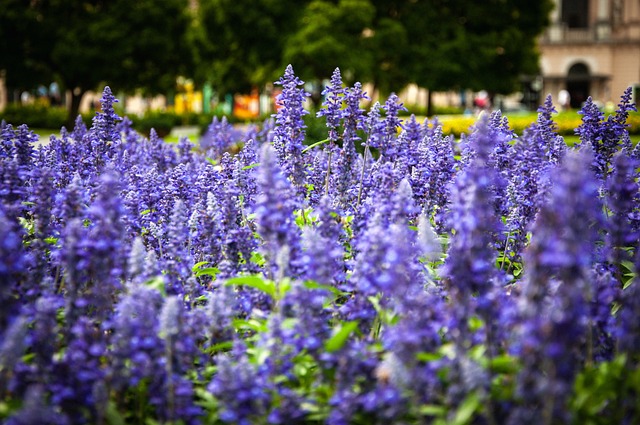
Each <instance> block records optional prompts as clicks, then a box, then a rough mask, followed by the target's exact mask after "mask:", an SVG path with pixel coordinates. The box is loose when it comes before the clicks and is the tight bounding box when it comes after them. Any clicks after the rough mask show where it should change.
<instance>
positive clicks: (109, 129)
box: [91, 86, 122, 142]
mask: <svg viewBox="0 0 640 425" xmlns="http://www.w3.org/2000/svg"><path fill="white" fill-rule="evenodd" d="M117 102H118V99H116V98H115V96H113V94H112V93H111V88H110V87H109V86H105V88H104V90H103V91H102V97H101V98H100V104H101V105H102V112H96V115H95V117H93V125H92V127H91V131H93V132H94V133H95V136H96V137H97V139H98V141H101V142H119V141H120V132H119V131H118V128H117V125H118V122H119V121H121V120H122V118H120V117H119V116H118V114H116V112H115V110H114V109H113V105H114V103H117Z"/></svg>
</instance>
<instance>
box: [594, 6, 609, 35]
mask: <svg viewBox="0 0 640 425" xmlns="http://www.w3.org/2000/svg"><path fill="white" fill-rule="evenodd" d="M610 3H611V1H610V0H598V9H597V11H598V14H597V20H596V38H597V39H598V40H607V39H609V37H610V36H611V19H610V14H609V11H610V9H611V4H610Z"/></svg>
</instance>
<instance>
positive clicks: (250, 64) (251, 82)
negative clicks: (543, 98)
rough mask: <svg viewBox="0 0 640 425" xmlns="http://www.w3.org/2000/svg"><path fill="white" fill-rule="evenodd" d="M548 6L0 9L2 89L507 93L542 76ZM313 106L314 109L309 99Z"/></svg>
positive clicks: (139, 4)
mask: <svg viewBox="0 0 640 425" xmlns="http://www.w3.org/2000/svg"><path fill="white" fill-rule="evenodd" d="M551 8H552V1H551V0H540V1H536V2H531V1H527V0H485V1H482V2H477V1H474V0H456V1H452V0H425V1H417V0H163V1H161V2H158V1H154V0H136V1H129V0H31V1H24V0H3V2H2V7H0V69H4V70H5V72H6V82H7V85H8V86H9V87H10V88H16V89H29V88H33V87H35V86H36V85H37V84H40V83H43V82H48V81H57V82H58V83H59V84H60V85H61V88H62V89H63V90H64V89H68V90H71V92H72V93H73V95H72V98H71V105H69V106H70V119H73V118H74V117H75V115H76V114H77V110H78V105H79V103H80V99H81V97H82V95H83V94H84V93H85V92H86V91H88V90H95V89H98V88H99V86H100V85H101V84H109V85H112V86H113V88H114V89H115V90H116V91H133V90H136V89H141V90H142V91H143V92H146V93H148V94H153V93H165V94H166V93H167V92H171V91H172V89H173V88H175V84H176V76H178V75H184V76H187V77H190V78H193V79H194V80H195V81H196V83H197V84H199V85H201V84H203V83H205V82H209V83H211V86H212V87H213V89H214V90H215V91H216V92H217V93H221V94H225V93H234V92H241V93H248V92H249V91H250V90H251V89H252V88H254V87H257V88H259V89H261V88H264V87H265V84H268V83H272V82H273V81H275V80H277V79H278V78H279V77H280V75H281V74H282V71H283V69H284V68H285V66H286V65H287V64H289V63H290V64H292V65H293V68H294V70H295V71H296V74H297V75H299V76H300V77H301V78H302V79H303V80H305V81H307V82H309V83H316V84H318V83H320V82H321V81H322V80H323V79H328V78H329V77H330V75H331V73H332V71H333V69H335V67H340V69H341V71H342V75H343V79H344V80H345V82H346V83H348V84H350V83H352V82H354V81H355V80H357V81H361V82H363V83H372V84H373V87H374V92H375V93H373V94H379V95H380V96H382V97H384V96H386V95H388V94H389V93H390V92H392V91H395V92H399V91H401V90H402V89H403V88H404V87H406V85H407V84H409V83H416V84H417V85H419V86H420V87H424V88H427V89H429V93H431V92H432V91H447V90H464V89H471V90H474V91H477V90H481V89H483V90H487V91H488V92H489V93H490V94H508V93H511V92H513V91H515V90H517V89H518V88H519V87H518V85H519V78H520V77H521V76H522V75H525V74H529V75H535V74H537V72H538V66H539V65H538V62H539V60H538V59H539V57H538V52H537V49H536V37H537V36H538V35H539V34H540V33H541V32H542V31H543V30H544V28H545V26H546V25H547V24H548V19H549V18H548V17H549V13H550V10H551ZM314 101H315V102H316V104H318V102H319V101H320V99H319V98H318V96H316V98H314Z"/></svg>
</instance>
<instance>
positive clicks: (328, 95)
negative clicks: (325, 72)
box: [318, 68, 345, 142]
mask: <svg viewBox="0 0 640 425" xmlns="http://www.w3.org/2000/svg"><path fill="white" fill-rule="evenodd" d="M322 95H323V96H324V97H325V100H324V102H323V103H322V106H324V109H321V110H319V111H318V116H319V117H326V119H327V127H328V128H329V140H330V141H332V142H337V141H338V127H339V126H340V122H341V121H342V118H343V117H344V116H345V111H344V110H343V109H342V101H343V99H344V95H345V89H344V88H343V87H342V76H341V75H340V69H338V68H336V69H335V70H334V71H333V75H332V76H331V83H330V84H329V85H328V86H327V87H326V88H325V89H324V90H323V91H322Z"/></svg>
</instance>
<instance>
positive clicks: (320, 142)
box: [302, 139, 329, 153]
mask: <svg viewBox="0 0 640 425" xmlns="http://www.w3.org/2000/svg"><path fill="white" fill-rule="evenodd" d="M328 141H329V139H324V140H320V141H319V142H315V143H312V144H310V145H309V146H307V147H306V148H304V149H303V150H302V153H305V152H307V151H308V150H310V149H313V148H315V147H316V146H319V145H321V144H323V143H327V142H328Z"/></svg>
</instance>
